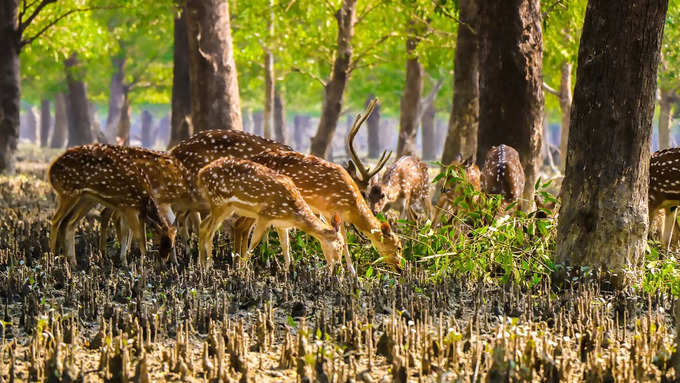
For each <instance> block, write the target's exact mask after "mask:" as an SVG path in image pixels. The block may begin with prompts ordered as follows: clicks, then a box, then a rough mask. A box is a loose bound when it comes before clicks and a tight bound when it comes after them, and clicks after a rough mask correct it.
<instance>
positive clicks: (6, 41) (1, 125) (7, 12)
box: [0, 0, 21, 173]
mask: <svg viewBox="0 0 680 383" xmlns="http://www.w3.org/2000/svg"><path fill="white" fill-rule="evenodd" d="M18 9H19V1H18V0H8V1H3V2H2V4H0V52H2V54H0V73H1V75H0V173H10V172H12V171H13V170H14V152H15V151H16V149H17V141H18V140H19V119H20V115H19V113H20V112H19V102H20V100H21V88H20V86H19V82H20V78H21V76H20V74H19V70H20V69H19V68H20V66H19V46H18V38H19V34H18V31H17V22H16V20H17V12H18Z"/></svg>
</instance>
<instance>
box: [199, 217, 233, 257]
mask: <svg viewBox="0 0 680 383" xmlns="http://www.w3.org/2000/svg"><path fill="white" fill-rule="evenodd" d="M233 213H234V209H233V208H232V207H231V206H229V205H226V206H221V207H219V208H214V209H211V211H210V215H209V216H208V218H206V219H205V220H204V221H203V222H201V225H200V229H199V232H198V235H199V252H200V251H203V254H201V255H200V257H199V263H200V264H201V265H204V266H207V264H208V259H209V258H210V257H211V256H212V250H213V237H214V236H215V232H216V231H217V230H218V229H219V228H220V226H222V222H224V220H225V219H227V218H228V217H229V216H231V215H232V214H233Z"/></svg>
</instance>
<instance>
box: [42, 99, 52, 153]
mask: <svg viewBox="0 0 680 383" xmlns="http://www.w3.org/2000/svg"><path fill="white" fill-rule="evenodd" d="M51 125H52V114H50V100H48V99H46V98H43V99H42V101H41V102H40V146H41V147H43V148H46V147H47V144H48V142H49V138H50V126H51Z"/></svg>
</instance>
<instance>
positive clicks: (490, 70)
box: [477, 0, 543, 209]
mask: <svg viewBox="0 0 680 383" xmlns="http://www.w3.org/2000/svg"><path fill="white" fill-rule="evenodd" d="M478 31H479V32H478V33H479V36H480V40H479V44H480V45H479V84H480V86H479V130H478V134H477V138H478V146H477V162H478V163H480V165H481V162H482V161H484V158H485V157H486V153H487V151H488V150H489V149H490V148H491V147H492V146H495V145H500V144H506V145H510V146H512V147H513V148H515V149H517V151H518V152H519V156H520V161H521V163H522V167H523V168H524V176H525V180H526V182H525V184H524V193H523V200H522V207H523V208H524V209H528V207H529V206H531V204H532V203H533V194H534V183H535V181H536V179H537V177H538V169H539V166H540V154H541V145H542V136H543V88H542V85H543V81H542V78H541V61H542V56H543V44H542V30H541V7H540V2H539V0H505V1H490V2H480V3H479V28H478ZM480 167H481V166H480Z"/></svg>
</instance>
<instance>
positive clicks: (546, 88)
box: [543, 82, 560, 97]
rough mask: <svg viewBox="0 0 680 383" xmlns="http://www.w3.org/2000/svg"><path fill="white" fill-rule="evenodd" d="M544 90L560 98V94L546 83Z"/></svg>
mask: <svg viewBox="0 0 680 383" xmlns="http://www.w3.org/2000/svg"><path fill="white" fill-rule="evenodd" d="M543 90H545V91H546V92H548V93H550V94H554V95H555V96H558V97H559V96H560V92H559V91H557V90H555V89H553V88H551V87H550V85H548V84H547V83H546V82H544V83H543Z"/></svg>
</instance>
